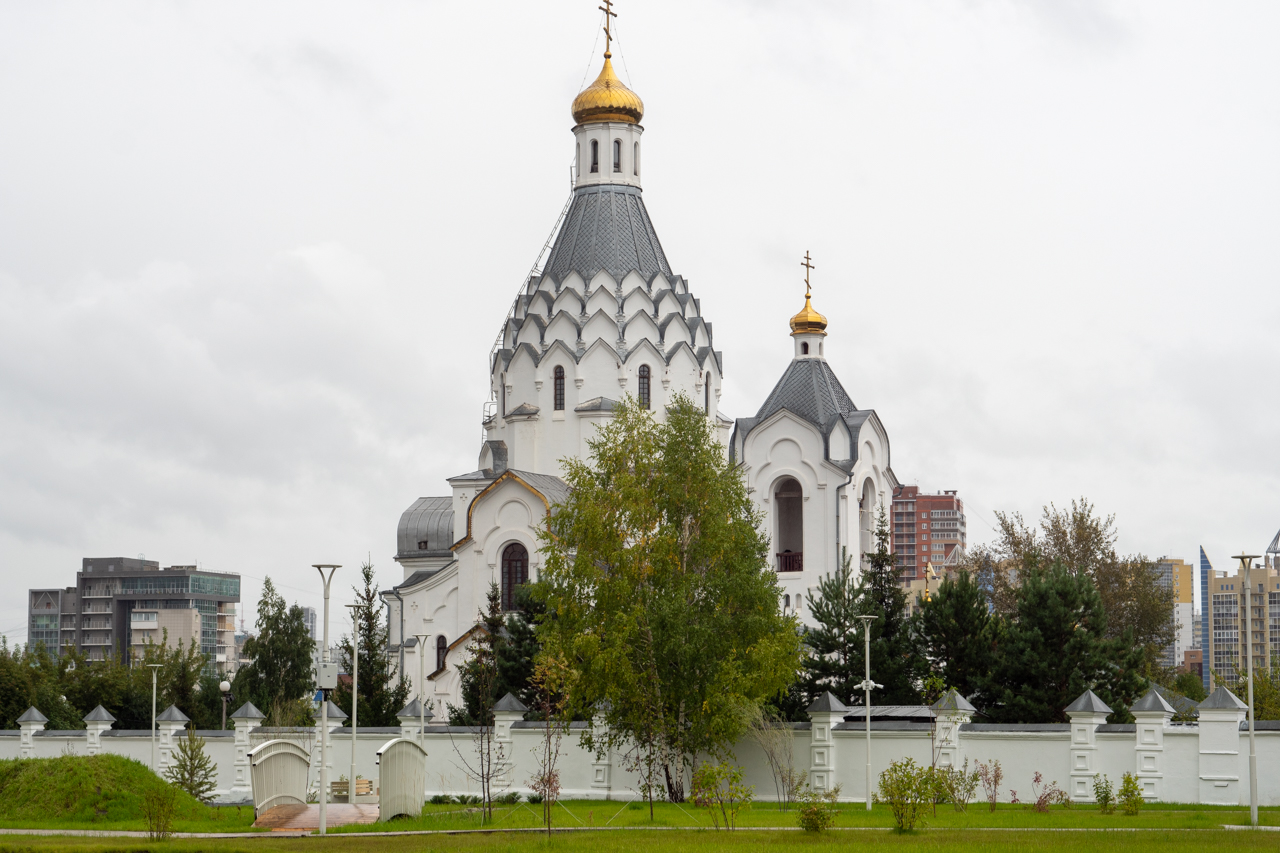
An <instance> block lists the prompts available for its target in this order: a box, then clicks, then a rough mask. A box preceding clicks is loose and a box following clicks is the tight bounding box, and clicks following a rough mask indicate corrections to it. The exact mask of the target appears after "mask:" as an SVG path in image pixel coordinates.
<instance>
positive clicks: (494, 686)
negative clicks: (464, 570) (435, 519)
mask: <svg viewBox="0 0 1280 853" xmlns="http://www.w3.org/2000/svg"><path fill="white" fill-rule="evenodd" d="M478 615H479V616H480V620H479V622H478V624H477V628H478V630H477V631H476V632H475V635H474V639H473V640H472V642H471V645H470V654H469V655H468V657H467V659H466V660H465V661H464V662H463V663H461V664H458V674H459V675H460V676H461V682H462V683H461V694H462V705H461V706H458V705H450V706H449V724H450V725H452V726H487V725H490V724H491V723H492V722H493V706H494V705H496V704H497V702H498V700H499V699H501V698H502V697H503V696H505V695H506V693H505V692H503V693H499V692H498V687H499V684H498V659H499V657H500V656H501V655H502V648H503V646H504V645H505V643H506V641H505V638H504V637H503V630H504V628H505V627H506V619H505V617H504V616H503V613H502V592H501V590H499V589H498V585H497V584H496V583H492V582H490V584H489V595H488V597H487V599H486V601H485V609H484V610H483V611H481V612H480V613H479V614H478Z"/></svg>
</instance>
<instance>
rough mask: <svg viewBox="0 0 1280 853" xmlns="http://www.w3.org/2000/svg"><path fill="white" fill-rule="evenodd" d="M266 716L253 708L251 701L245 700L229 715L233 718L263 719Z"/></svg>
mask: <svg viewBox="0 0 1280 853" xmlns="http://www.w3.org/2000/svg"><path fill="white" fill-rule="evenodd" d="M266 718H267V715H266V714H264V713H262V712H261V711H259V710H258V709H257V708H255V707H254V705H253V703H252V702H245V703H244V704H243V705H241V706H240V708H239V710H237V711H236V712H235V713H233V714H232V715H231V719H233V720H265V719H266Z"/></svg>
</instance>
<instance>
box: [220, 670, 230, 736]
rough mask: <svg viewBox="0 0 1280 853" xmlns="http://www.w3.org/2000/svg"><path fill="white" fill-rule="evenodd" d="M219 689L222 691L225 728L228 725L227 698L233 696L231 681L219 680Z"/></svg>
mask: <svg viewBox="0 0 1280 853" xmlns="http://www.w3.org/2000/svg"><path fill="white" fill-rule="evenodd" d="M218 689H219V690H220V691H222V727H223V728H224V729H225V728H226V727H227V700H228V699H230V698H231V682H230V681H221V682H219V683H218Z"/></svg>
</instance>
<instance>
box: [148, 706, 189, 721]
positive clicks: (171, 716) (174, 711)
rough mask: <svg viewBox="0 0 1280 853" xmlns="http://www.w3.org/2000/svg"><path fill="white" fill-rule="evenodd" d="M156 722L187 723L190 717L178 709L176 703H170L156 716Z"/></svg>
mask: <svg viewBox="0 0 1280 853" xmlns="http://www.w3.org/2000/svg"><path fill="white" fill-rule="evenodd" d="M156 722H157V723H189V722H191V718H190V717H188V716H187V715H186V714H184V713H182V712H181V711H179V710H178V706H177V705H170V706H169V707H168V708H165V709H164V711H162V712H161V713H160V716H158V717H156Z"/></svg>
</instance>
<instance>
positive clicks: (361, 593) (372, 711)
mask: <svg viewBox="0 0 1280 853" xmlns="http://www.w3.org/2000/svg"><path fill="white" fill-rule="evenodd" d="M360 578H361V581H362V585H361V586H356V587H352V591H353V592H354V593H355V603H356V604H359V605H360V608H359V609H358V610H357V611H356V614H357V615H356V626H355V627H356V630H355V635H356V637H357V638H358V639H359V642H360V671H359V678H360V683H359V685H358V689H359V690H360V700H359V701H360V714H359V716H358V717H357V720H358V723H359V725H361V726H370V727H376V726H397V725H399V719H398V718H397V717H396V714H397V713H398V712H399V711H400V709H401V708H403V707H404V706H405V704H406V703H407V702H408V701H409V683H408V682H407V681H405V680H404V679H402V678H401V679H397V678H396V677H395V676H394V675H392V671H391V653H390V650H389V649H390V642H391V634H390V626H389V624H388V623H387V621H386V616H385V612H386V611H385V610H384V609H383V607H382V600H381V599H380V598H379V597H378V579H377V576H376V574H375V573H374V570H373V563H371V562H369V561H368V560H366V561H365V563H364V565H362V566H361V567H360ZM338 658H339V661H338V662H339V664H340V665H341V667H342V669H343V671H344V672H351V663H352V661H351V658H352V648H351V637H349V636H348V637H343V638H342V642H341V643H340V644H339V650H338ZM333 701H334V703H335V704H336V705H337V706H338V707H339V708H341V709H342V711H343V713H345V714H346V715H347V716H348V717H350V716H351V685H350V684H349V683H345V682H343V683H339V684H338V689H337V690H335V691H334V692H333Z"/></svg>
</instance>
